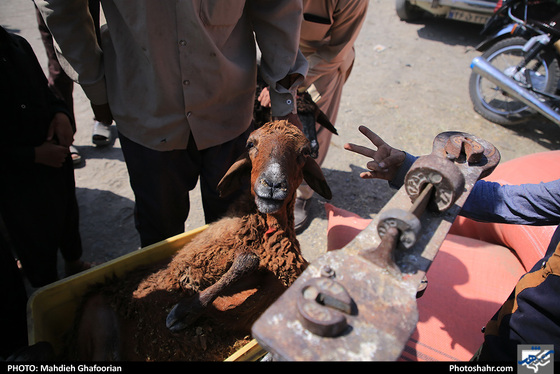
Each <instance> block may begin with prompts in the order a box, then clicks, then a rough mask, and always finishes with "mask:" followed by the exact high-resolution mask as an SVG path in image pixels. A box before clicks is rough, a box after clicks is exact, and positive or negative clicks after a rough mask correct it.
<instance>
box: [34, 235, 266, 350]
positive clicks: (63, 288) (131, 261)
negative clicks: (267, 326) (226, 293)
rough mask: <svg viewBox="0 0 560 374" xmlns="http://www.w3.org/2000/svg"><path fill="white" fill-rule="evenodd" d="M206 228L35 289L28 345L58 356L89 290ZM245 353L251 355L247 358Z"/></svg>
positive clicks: (251, 346)
mask: <svg viewBox="0 0 560 374" xmlns="http://www.w3.org/2000/svg"><path fill="white" fill-rule="evenodd" d="M206 227H207V226H202V227H199V228H197V229H194V230H191V231H188V232H186V233H183V234H180V235H176V236H173V237H171V238H168V239H166V240H163V241H161V242H158V243H155V244H152V245H150V246H147V247H144V248H142V249H139V250H137V251H134V252H131V253H128V254H126V255H123V256H121V257H118V258H116V259H114V260H111V261H108V262H106V263H104V264H102V265H99V266H95V267H93V268H91V269H89V270H87V271H84V272H81V273H79V274H76V275H74V276H71V277H68V278H64V279H62V280H60V281H57V282H54V283H51V284H49V285H47V286H45V287H42V288H40V289H38V290H37V291H35V292H34V293H33V294H32V295H31V297H30V298H29V301H28V303H27V326H28V340H29V345H32V344H35V343H38V342H41V341H44V342H48V343H50V344H51V345H52V346H53V348H54V350H55V353H56V354H60V353H61V352H62V351H63V347H64V339H65V336H66V333H67V332H68V331H70V329H71V328H72V325H73V323H74V316H75V314H76V310H77V309H78V307H79V304H80V302H81V300H82V297H83V295H84V293H85V292H86V290H87V289H88V287H89V286H91V285H93V284H96V283H103V282H105V280H106V279H108V278H111V277H113V276H117V277H120V276H123V275H124V274H126V273H128V272H129V271H131V270H133V269H135V268H137V267H139V266H145V265H149V264H152V263H156V262H159V261H162V260H164V259H166V258H169V257H171V256H172V255H174V254H175V253H176V252H177V251H178V250H180V249H181V248H182V247H183V246H184V245H185V244H187V243H188V242H190V241H191V240H192V239H193V238H194V237H195V236H196V235H198V234H199V233H200V232H202V231H203V230H204V229H206ZM247 351H250V352H251V354H247ZM261 351H262V349H261V348H260V347H259V346H258V344H256V342H251V343H249V344H247V346H245V347H243V348H241V349H240V350H239V351H238V352H236V353H235V354H234V355H232V356H231V357H230V358H228V360H246V359H250V360H254V359H255V357H256V358H258V357H260V356H262V354H264V353H265V352H264V351H262V352H261ZM255 352H256V353H255Z"/></svg>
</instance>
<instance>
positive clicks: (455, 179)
mask: <svg viewBox="0 0 560 374" xmlns="http://www.w3.org/2000/svg"><path fill="white" fill-rule="evenodd" d="M499 161H500V154H499V152H498V150H497V149H496V148H495V147H494V146H493V145H492V144H490V143H489V142H487V141H485V140H483V139H480V138H478V137H476V136H473V135H470V134H466V133H462V132H444V133H441V134H439V135H438V136H437V137H436V138H435V140H434V144H433V148H432V153H431V154H430V155H426V156H422V157H419V158H418V159H417V160H416V162H415V163H414V164H413V165H412V167H411V168H410V170H409V171H408V173H407V175H406V177H405V184H404V185H403V187H401V188H400V189H399V190H398V191H397V192H396V194H395V195H394V196H393V198H391V200H390V201H389V202H388V203H387V204H386V205H385V207H384V208H383V209H382V210H381V211H380V212H379V214H378V215H377V216H376V217H375V219H374V220H373V221H372V223H371V224H370V225H369V226H368V227H367V228H366V229H364V230H363V231H362V232H361V233H360V234H358V235H357V236H356V238H355V239H354V240H353V241H352V242H350V243H349V244H348V245H346V246H345V247H344V248H342V249H340V250H336V251H332V252H328V253H326V254H325V255H323V256H321V257H320V258H318V259H317V260H316V261H314V262H313V263H311V264H310V265H309V266H308V268H307V269H306V270H305V271H304V272H303V274H302V275H301V276H300V277H299V278H298V280H297V281H296V282H295V283H294V284H293V285H292V286H291V287H290V288H289V289H288V290H287V291H286V292H285V293H284V294H283V295H282V296H281V297H280V298H279V299H278V300H277V301H276V302H275V303H274V304H273V305H272V306H270V307H269V308H268V309H267V310H266V311H265V313H263V315H262V316H261V317H260V318H259V319H258V320H257V321H256V322H255V324H254V325H253V328H252V333H253V337H254V338H256V340H257V341H258V342H259V344H260V345H261V346H262V347H263V348H264V349H266V350H267V351H268V352H270V353H271V354H272V357H273V359H275V360H282V361H327V360H329V361H349V360H352V361H354V360H368V361H371V360H375V361H392V360H396V359H397V358H398V357H400V355H401V353H402V350H403V349H404V346H405V344H406V342H407V341H408V339H409V337H410V335H411V334H412V332H413V331H414V329H415V327H416V324H417V322H418V309H417V303H416V298H417V294H418V292H419V291H421V290H422V289H423V288H424V287H425V284H426V283H425V277H426V273H427V271H428V269H429V267H430V265H431V263H432V261H433V260H434V258H435V256H436V254H437V252H438V250H439V247H440V246H441V244H442V242H443V240H444V239H445V236H446V235H447V233H448V231H449V229H450V227H451V225H452V223H453V221H454V220H455V217H456V216H457V214H458V213H459V211H460V210H461V207H462V206H463V204H464V202H465V200H466V199H467V197H468V195H469V193H470V191H471V190H472V188H473V186H474V184H475V183H476V181H477V180H479V179H480V178H483V177H485V176H487V175H488V174H490V173H491V172H492V171H493V170H494V168H495V167H496V166H497V164H498V163H499Z"/></svg>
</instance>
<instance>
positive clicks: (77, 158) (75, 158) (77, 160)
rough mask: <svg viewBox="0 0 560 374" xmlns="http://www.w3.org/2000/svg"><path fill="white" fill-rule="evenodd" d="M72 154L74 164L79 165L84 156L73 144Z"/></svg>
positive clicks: (71, 147)
mask: <svg viewBox="0 0 560 374" xmlns="http://www.w3.org/2000/svg"><path fill="white" fill-rule="evenodd" d="M70 156H72V163H73V164H74V165H79V164H80V162H82V156H81V155H80V152H78V150H77V149H76V147H74V146H73V145H71V146H70Z"/></svg>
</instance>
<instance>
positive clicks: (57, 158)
mask: <svg viewBox="0 0 560 374" xmlns="http://www.w3.org/2000/svg"><path fill="white" fill-rule="evenodd" d="M68 153H70V149H69V148H68V147H65V146H63V145H59V144H55V143H54V142H52V141H47V142H44V143H43V144H41V145H40V146H38V147H35V162H36V163H38V164H43V165H47V166H50V167H53V168H59V167H61V166H62V164H64V160H66V156H67V155H68Z"/></svg>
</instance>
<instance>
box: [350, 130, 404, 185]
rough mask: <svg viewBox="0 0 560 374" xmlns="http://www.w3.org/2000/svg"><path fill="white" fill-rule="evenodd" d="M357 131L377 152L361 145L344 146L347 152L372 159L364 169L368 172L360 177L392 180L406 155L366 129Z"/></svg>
mask: <svg viewBox="0 0 560 374" xmlns="http://www.w3.org/2000/svg"><path fill="white" fill-rule="evenodd" d="M359 130H360V132H361V133H362V134H364V135H365V136H366V137H367V138H368V139H369V140H370V141H371V142H372V143H373V145H375V146H376V147H377V150H375V151H374V150H373V149H371V148H368V147H364V146H361V145H356V144H351V143H347V144H345V145H344V149H346V150H348V151H351V152H355V153H358V154H361V155H363V156H366V157H371V158H372V161H369V162H368V163H367V164H366V167H367V168H368V169H369V170H370V171H367V172H363V173H361V174H360V177H362V178H364V179H371V178H378V179H386V180H389V181H390V180H392V179H393V178H394V177H395V175H396V174H397V171H398V170H399V167H400V166H401V165H402V164H403V162H404V160H405V157H406V154H405V153H404V152H403V151H400V150H398V149H396V148H393V147H391V146H390V145H389V144H387V143H385V141H384V140H383V139H381V138H380V137H379V136H378V135H377V134H376V133H374V132H373V131H371V130H370V129H368V128H367V127H365V126H360V127H359Z"/></svg>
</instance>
